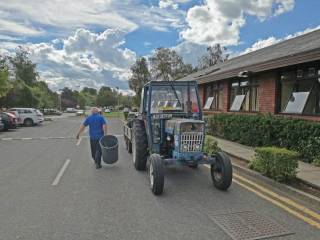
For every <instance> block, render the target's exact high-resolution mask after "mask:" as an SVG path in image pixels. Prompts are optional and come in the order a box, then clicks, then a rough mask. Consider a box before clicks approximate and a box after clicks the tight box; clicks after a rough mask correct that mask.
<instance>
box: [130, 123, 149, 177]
mask: <svg viewBox="0 0 320 240" xmlns="http://www.w3.org/2000/svg"><path fill="white" fill-rule="evenodd" d="M132 130H133V136H132V160H133V165H134V167H135V168H136V169H137V170H138V171H142V170H145V169H146V164H147V157H148V140H147V133H146V129H145V127H144V122H143V121H141V120H136V121H134V122H133V126H132ZM129 148H130V143H129ZM129 150H130V149H129Z"/></svg>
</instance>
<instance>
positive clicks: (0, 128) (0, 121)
mask: <svg viewBox="0 0 320 240" xmlns="http://www.w3.org/2000/svg"><path fill="white" fill-rule="evenodd" d="M3 129H4V124H3V123H2V118H1V117H0V131H2V130H3Z"/></svg>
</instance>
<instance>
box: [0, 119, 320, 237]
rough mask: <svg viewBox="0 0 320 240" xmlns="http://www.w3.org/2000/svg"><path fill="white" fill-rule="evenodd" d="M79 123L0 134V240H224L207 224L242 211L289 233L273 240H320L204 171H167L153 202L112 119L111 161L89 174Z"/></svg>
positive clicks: (254, 196)
mask: <svg viewBox="0 0 320 240" xmlns="http://www.w3.org/2000/svg"><path fill="white" fill-rule="evenodd" d="M81 121H82V119H81V118H78V117H69V118H60V119H55V120H54V121H52V122H47V123H44V124H43V125H42V126H38V127H33V128H21V129H18V130H16V131H11V132H7V133H0V139H2V140H0V166H1V167H0V239H1V240H2V239H3V240H13V239H14V240H17V239H28V240H29V239H30V240H37V239H41V240H43V239H56V240H63V239H68V240H69V239H75V240H81V239H85V240H88V239H90V240H101V239H139V240H142V239H148V240H150V239H170V240H174V239H183V240H187V239H217V240H223V239H228V240H230V239H231V238H230V236H229V235H228V234H226V232H225V231H224V230H222V229H221V228H220V227H219V226H218V225H217V223H216V222H215V221H214V219H216V218H217V215H219V214H230V213H235V212H243V211H254V212H255V213H257V214H259V215H260V216H263V217H266V218H268V219H271V220H272V221H274V222H275V223H277V224H279V225H281V226H283V227H284V228H285V229H287V230H288V231H289V232H293V233H294V234H292V235H288V236H283V237H278V238H276V239H299V240H300V239H305V240H312V239H315V240H319V239H320V231H319V229H317V228H316V227H314V226H311V225H310V224H309V223H307V222H306V221H303V220H301V219H300V218H298V217H296V216H294V215H292V214H290V213H289V212H288V211H286V210H284V209H283V208H281V207H279V206H277V205H275V204H274V203H271V202H270V201H268V200H266V199H263V198H261V196H258V195H257V194H255V193H254V192H252V191H249V190H248V189H246V188H244V187H243V186H240V185H239V184H237V183H233V185H232V186H231V188H230V189H229V191H227V192H221V191H218V190H217V189H215V188H214V187H213V186H212V182H211V178H210V176H209V171H208V169H207V168H206V167H201V168H199V169H197V170H193V169H189V168H169V169H167V170H166V178H165V192H164V194H163V195H162V196H160V197H155V196H154V195H152V193H151V191H150V190H149V180H148V176H147V173H146V172H137V171H135V170H134V167H133V165H132V162H131V156H130V155H129V154H128V153H127V152H126V150H125V148H124V146H123V139H122V137H121V136H120V135H121V134H122V131H121V130H122V127H121V122H120V121H119V120H109V123H110V126H109V130H110V133H112V134H116V135H118V136H119V137H118V138H119V141H120V148H119V161H118V162H117V163H116V164H115V165H113V166H103V168H102V169H99V170H96V169H95V167H94V164H93V163H92V161H91V159H90V152H89V143H88V139H87V138H83V139H82V141H81V142H80V143H79V145H78V146H77V144H76V143H77V141H76V140H75V139H74V138H73V137H74V136H75V134H76V131H77V128H78V126H79V124H80V122H81ZM61 169H64V170H65V171H63V173H61ZM59 172H60V173H61V175H60V177H59ZM57 176H58V177H57ZM54 182H55V183H56V184H53V183H54ZM306 204H307V203H306ZM317 213H319V212H317Z"/></svg>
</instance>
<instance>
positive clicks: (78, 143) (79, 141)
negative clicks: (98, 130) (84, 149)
mask: <svg viewBox="0 0 320 240" xmlns="http://www.w3.org/2000/svg"><path fill="white" fill-rule="evenodd" d="M81 140H82V137H81V138H79V140H78V141H77V144H76V145H77V146H79V145H80V143H81Z"/></svg>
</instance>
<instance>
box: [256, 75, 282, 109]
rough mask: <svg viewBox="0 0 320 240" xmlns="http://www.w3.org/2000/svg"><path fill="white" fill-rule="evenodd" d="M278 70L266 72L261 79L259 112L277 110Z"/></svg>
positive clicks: (259, 77)
mask: <svg viewBox="0 0 320 240" xmlns="http://www.w3.org/2000/svg"><path fill="white" fill-rule="evenodd" d="M277 77H278V74H277V72H269V73H264V74H261V75H260V76H258V79H259V112H261V113H272V114H275V111H276V82H277Z"/></svg>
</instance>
